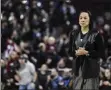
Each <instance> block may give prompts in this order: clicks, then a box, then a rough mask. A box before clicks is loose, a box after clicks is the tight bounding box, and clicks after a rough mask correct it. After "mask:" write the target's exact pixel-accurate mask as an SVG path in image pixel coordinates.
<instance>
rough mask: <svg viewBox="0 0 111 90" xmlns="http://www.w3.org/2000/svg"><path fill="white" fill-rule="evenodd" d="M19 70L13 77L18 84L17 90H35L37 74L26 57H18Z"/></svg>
mask: <svg viewBox="0 0 111 90" xmlns="http://www.w3.org/2000/svg"><path fill="white" fill-rule="evenodd" d="M19 63H20V68H19V70H18V71H17V75H16V76H15V78H16V80H17V81H18V82H19V90H35V83H36V79H37V73H36V71H35V67H34V65H33V64H32V63H31V62H29V61H28V56H27V55H25V54H24V55H22V56H20V59H19Z"/></svg>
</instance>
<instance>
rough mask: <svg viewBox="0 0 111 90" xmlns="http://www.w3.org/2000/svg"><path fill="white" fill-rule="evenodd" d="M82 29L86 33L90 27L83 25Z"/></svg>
mask: <svg viewBox="0 0 111 90" xmlns="http://www.w3.org/2000/svg"><path fill="white" fill-rule="evenodd" d="M81 31H82V33H83V34H85V33H87V32H88V31H89V27H81Z"/></svg>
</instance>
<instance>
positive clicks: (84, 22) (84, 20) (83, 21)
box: [79, 12, 90, 27]
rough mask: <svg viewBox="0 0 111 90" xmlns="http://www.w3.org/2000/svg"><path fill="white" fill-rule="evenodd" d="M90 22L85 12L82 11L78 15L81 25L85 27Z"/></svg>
mask: <svg viewBox="0 0 111 90" xmlns="http://www.w3.org/2000/svg"><path fill="white" fill-rule="evenodd" d="M89 22H90V17H89V15H88V13H87V12H82V13H81V14H80V16H79V24H80V26H81V27H87V26H88V25H89Z"/></svg>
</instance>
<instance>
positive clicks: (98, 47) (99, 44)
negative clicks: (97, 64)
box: [89, 33, 106, 61]
mask: <svg viewBox="0 0 111 90" xmlns="http://www.w3.org/2000/svg"><path fill="white" fill-rule="evenodd" d="M89 55H90V56H93V57H99V58H102V59H103V60H104V61H106V57H105V45H104V40H103V38H102V36H101V35H100V33H98V34H97V36H96V37H95V50H92V51H90V52H89Z"/></svg>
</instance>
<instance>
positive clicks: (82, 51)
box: [76, 47, 88, 56]
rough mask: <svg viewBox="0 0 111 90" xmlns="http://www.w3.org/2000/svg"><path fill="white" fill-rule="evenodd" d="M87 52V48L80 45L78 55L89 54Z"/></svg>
mask: <svg viewBox="0 0 111 90" xmlns="http://www.w3.org/2000/svg"><path fill="white" fill-rule="evenodd" d="M87 54H88V51H87V50H85V48H82V47H79V49H78V50H76V55H77V56H80V55H87Z"/></svg>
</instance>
